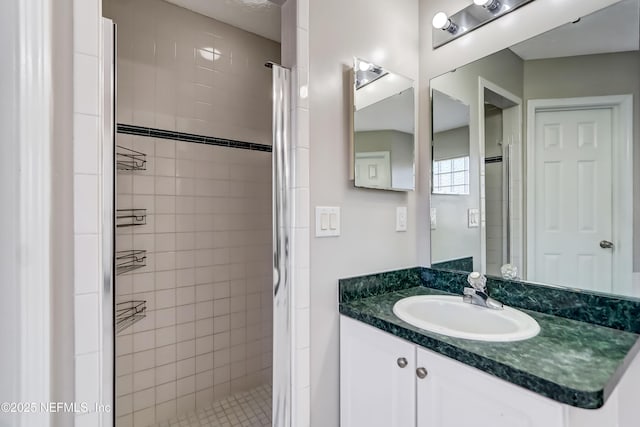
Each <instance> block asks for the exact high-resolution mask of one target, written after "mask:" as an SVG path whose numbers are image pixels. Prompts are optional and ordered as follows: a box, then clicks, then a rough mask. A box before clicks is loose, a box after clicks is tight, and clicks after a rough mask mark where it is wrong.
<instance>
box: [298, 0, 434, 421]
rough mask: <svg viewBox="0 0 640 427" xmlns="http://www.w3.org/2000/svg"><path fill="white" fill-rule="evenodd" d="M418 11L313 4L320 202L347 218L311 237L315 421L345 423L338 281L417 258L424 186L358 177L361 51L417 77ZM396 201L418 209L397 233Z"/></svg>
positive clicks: (315, 202) (410, 0)
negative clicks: (353, 112) (352, 118)
mask: <svg viewBox="0 0 640 427" xmlns="http://www.w3.org/2000/svg"><path fill="white" fill-rule="evenodd" d="M417 14H418V2H417V0H399V1H394V2H388V1H383V0H374V1H371V0H369V1H367V0H354V1H348V2H345V1H341V0H312V1H311V2H310V13H309V16H310V19H311V21H310V27H309V37H310V38H309V57H310V68H309V69H310V78H309V81H310V83H311V85H310V88H309V90H310V96H309V102H310V112H311V117H310V118H311V121H310V135H311V141H310V143H311V147H310V149H311V152H310V162H309V163H310V174H311V186H310V188H311V207H312V209H313V207H315V206H340V207H341V215H342V217H341V221H342V224H341V226H342V234H341V236H340V237H334V238H316V237H314V236H313V235H312V236H311V245H310V247H311V348H312V353H311V417H312V422H311V424H312V425H313V426H318V427H320V426H337V425H339V418H338V415H339V393H338V384H339V374H338V355H339V348H338V338H339V330H338V303H337V289H338V283H337V280H338V279H339V278H341V277H347V276H352V275H356V274H363V273H371V272H373V271H381V270H389V269H396V268H402V267H408V266H415V264H416V255H415V247H416V246H415V241H416V236H417V234H416V228H415V224H416V218H415V215H413V214H412V213H413V212H415V193H413V192H411V193H398V192H390V191H380V190H366V189H355V188H353V182H350V181H349V164H350V162H351V158H350V155H349V140H350V137H349V135H350V132H351V129H350V128H349V111H350V108H351V106H350V105H349V99H350V96H349V93H350V91H351V90H352V88H351V86H350V84H349V81H350V78H349V70H350V68H351V67H352V64H353V57H354V56H357V57H359V58H362V59H365V60H370V61H372V62H375V63H377V64H380V65H381V66H383V67H384V68H386V69H389V70H390V71H393V72H395V73H398V74H401V75H404V76H407V77H409V78H412V79H414V80H417V79H418V46H419V38H418V26H417V24H418V22H417V19H416V17H417ZM418 185H421V184H420V183H418ZM396 206H408V207H409V212H410V214H409V222H408V231H407V232H406V233H398V232H396V231H395V211H396ZM311 219H312V221H313V220H314V215H313V214H312V215H311Z"/></svg>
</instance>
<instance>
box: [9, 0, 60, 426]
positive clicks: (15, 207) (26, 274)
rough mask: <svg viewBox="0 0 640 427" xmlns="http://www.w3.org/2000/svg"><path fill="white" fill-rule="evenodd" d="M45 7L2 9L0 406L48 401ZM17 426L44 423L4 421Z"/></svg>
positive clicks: (23, 416) (28, 416)
mask: <svg viewBox="0 0 640 427" xmlns="http://www.w3.org/2000/svg"><path fill="white" fill-rule="evenodd" d="M51 6H52V5H51V0H32V1H19V2H16V1H9V2H2V3H0V24H1V25H2V31H0V32H1V33H2V36H0V46H2V47H3V52H5V56H6V60H5V61H4V62H3V63H2V65H0V69H1V70H2V76H3V82H2V83H0V92H1V93H2V95H3V96H1V97H0V126H1V127H2V129H1V130H0V135H2V137H3V141H2V143H0V163H1V164H2V170H3V174H2V177H3V178H2V180H0V193H1V194H2V202H3V204H4V206H3V209H2V213H0V218H2V222H1V225H0V231H1V232H2V239H0V254H2V257H1V259H0V271H2V278H3V281H5V282H6V283H5V284H4V285H3V296H2V298H3V302H2V303H0V322H2V324H3V325H2V327H0V338H2V342H3V345H5V346H7V347H8V348H7V349H5V350H3V352H2V354H1V355H0V374H2V378H3V379H2V381H0V401H8V402H12V401H13V402H27V403H28V402H36V403H38V404H39V403H40V402H43V403H46V402H49V401H50V400H51V398H50V397H51V393H50V389H51V384H50V377H51V376H50V373H51V372H50V364H51V361H50V359H51V352H50V347H51V330H50V328H51V318H50V316H51V311H50V287H51V269H50V266H51V264H50V260H51V245H50V243H51V242H50V231H51V224H50V221H51V219H50V213H51V148H52V143H53V136H52V128H51V126H52V116H51V114H52V110H51V108H52V107H51V103H52V58H51V55H52V54H51V52H52V45H51V43H52V42H51ZM2 416H3V417H4V418H3V420H5V421H6V422H8V423H10V424H11V425H15V426H27V425H38V426H48V425H49V424H50V415H49V414H48V413H46V412H44V411H38V410H36V411H35V413H9V414H6V413H5V414H2Z"/></svg>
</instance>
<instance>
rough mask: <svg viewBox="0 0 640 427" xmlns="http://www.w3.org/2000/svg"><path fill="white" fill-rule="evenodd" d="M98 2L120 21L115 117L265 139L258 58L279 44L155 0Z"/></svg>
mask: <svg viewBox="0 0 640 427" xmlns="http://www.w3.org/2000/svg"><path fill="white" fill-rule="evenodd" d="M104 4H105V9H104V11H105V16H108V17H111V18H113V20H114V21H115V22H116V23H117V24H118V37H119V46H118V47H119V52H118V61H119V64H118V73H119V75H118V78H119V83H118V93H119V96H120V99H119V109H118V122H120V123H126V124H133V125H139V126H148V127H156V128H161V129H168V130H177V131H181V132H189V133H195V134H204V135H211V136H217V137H221V138H229V139H236V140H241V141H250V142H257V143H262V144H271V90H270V88H271V86H270V85H271V72H270V71H269V69H267V68H265V67H264V63H265V62H267V61H275V62H279V60H280V45H279V44H278V43H276V42H273V41H271V40H268V39H265V38H263V37H260V36H257V35H254V34H251V33H248V32H246V31H242V30H240V29H238V28H235V27H232V26H229V25H227V24H224V23H222V22H219V21H215V20H213V19H210V18H207V17H205V16H202V15H198V14H196V13H193V12H190V11H187V10H186V9H182V8H179V7H177V6H174V5H172V4H170V3H167V2H164V1H161V0H136V1H127V0H104ZM166 148H167V149H168V150H169V151H171V150H172V148H171V144H167V147H166ZM161 154H162V155H163V156H164V157H173V155H169V153H161ZM165 166H169V165H163V167H165ZM169 167H170V166H169Z"/></svg>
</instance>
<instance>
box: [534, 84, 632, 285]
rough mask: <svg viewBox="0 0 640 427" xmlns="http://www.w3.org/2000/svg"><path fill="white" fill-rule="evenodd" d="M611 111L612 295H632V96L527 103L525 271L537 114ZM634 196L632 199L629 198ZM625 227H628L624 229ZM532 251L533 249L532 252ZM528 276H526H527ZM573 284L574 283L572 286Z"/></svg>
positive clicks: (537, 100) (559, 99) (547, 100)
mask: <svg viewBox="0 0 640 427" xmlns="http://www.w3.org/2000/svg"><path fill="white" fill-rule="evenodd" d="M594 108H610V109H611V110H612V118H613V120H612V131H613V141H612V142H613V144H612V155H611V160H612V171H613V173H612V187H613V191H612V196H613V215H612V219H613V224H612V239H613V241H614V242H615V244H616V246H615V249H614V251H613V257H612V278H611V279H612V289H611V290H612V292H615V293H618V294H625V295H631V291H632V281H631V278H632V270H633V233H629V232H628V230H630V229H633V188H632V186H633V155H632V154H633V153H632V147H633V95H610V96H589V97H577V98H557V99H532V100H529V101H528V102H527V144H526V146H527V147H526V158H527V172H526V176H527V180H526V182H527V184H526V188H525V191H526V201H527V207H526V212H525V215H526V217H525V218H526V223H527V227H526V245H525V252H526V256H525V259H526V263H525V271H527V272H528V271H530V270H533V267H534V266H535V256H534V253H535V251H534V250H533V249H532V248H533V246H534V245H535V226H534V224H533V221H529V220H528V218H532V217H533V205H534V203H535V202H534V195H535V154H534V153H535V150H534V145H533V144H529V141H534V140H535V129H536V114H537V113H539V112H544V111H563V110H576V109H594ZM630 194H631V197H629V195H630ZM625 225H626V227H625ZM530 249H531V250H530ZM525 277H526V276H525ZM569 285H571V284H569Z"/></svg>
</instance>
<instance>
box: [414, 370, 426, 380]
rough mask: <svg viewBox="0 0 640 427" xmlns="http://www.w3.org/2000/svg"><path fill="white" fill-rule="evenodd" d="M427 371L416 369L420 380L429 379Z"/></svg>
mask: <svg viewBox="0 0 640 427" xmlns="http://www.w3.org/2000/svg"><path fill="white" fill-rule="evenodd" d="M427 374H428V372H427V370H426V369H424V368H418V369H416V375H417V376H418V378H420V379H421V380H422V379H424V378H426V377H427Z"/></svg>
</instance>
